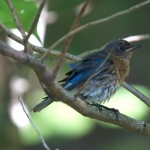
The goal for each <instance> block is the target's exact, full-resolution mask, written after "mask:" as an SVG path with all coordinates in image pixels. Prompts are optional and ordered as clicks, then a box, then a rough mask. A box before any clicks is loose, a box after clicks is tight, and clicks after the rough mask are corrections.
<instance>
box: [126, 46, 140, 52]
mask: <svg viewBox="0 0 150 150" xmlns="http://www.w3.org/2000/svg"><path fill="white" fill-rule="evenodd" d="M141 47H142V45H132V47H131V48H129V51H134V50H135V49H138V48H141Z"/></svg>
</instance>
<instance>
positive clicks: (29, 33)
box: [24, 0, 47, 43]
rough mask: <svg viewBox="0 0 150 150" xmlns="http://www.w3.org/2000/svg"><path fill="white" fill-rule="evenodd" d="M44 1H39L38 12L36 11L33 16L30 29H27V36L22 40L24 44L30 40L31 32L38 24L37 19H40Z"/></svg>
mask: <svg viewBox="0 0 150 150" xmlns="http://www.w3.org/2000/svg"><path fill="white" fill-rule="evenodd" d="M46 1H47V0H42V1H41V4H40V6H39V8H38V11H37V13H36V14H35V17H34V19H33V21H32V23H31V26H30V29H29V31H28V34H27V35H26V37H25V38H24V43H27V41H28V39H29V38H30V36H31V34H32V32H33V31H34V29H35V26H36V25H37V22H38V20H39V17H40V15H41V12H42V9H43V7H44V5H45V3H46Z"/></svg>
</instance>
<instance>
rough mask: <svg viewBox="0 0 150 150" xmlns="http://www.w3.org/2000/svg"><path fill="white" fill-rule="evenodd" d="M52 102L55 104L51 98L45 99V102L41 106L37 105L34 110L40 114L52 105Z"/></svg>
mask: <svg viewBox="0 0 150 150" xmlns="http://www.w3.org/2000/svg"><path fill="white" fill-rule="evenodd" d="M52 102H54V101H53V100H52V99H51V98H50V97H48V96H47V97H44V98H43V101H42V102H41V103H39V104H37V105H36V106H35V107H34V108H33V109H32V110H33V111H34V112H39V111H41V110H43V109H44V108H45V107H47V106H48V105H49V104H51V103H52Z"/></svg>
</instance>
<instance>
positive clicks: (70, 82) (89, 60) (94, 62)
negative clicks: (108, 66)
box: [60, 53, 105, 91]
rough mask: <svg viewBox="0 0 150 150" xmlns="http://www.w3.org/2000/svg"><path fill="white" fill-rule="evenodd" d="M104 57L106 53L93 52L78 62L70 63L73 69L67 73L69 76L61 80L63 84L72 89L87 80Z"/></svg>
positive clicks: (67, 88)
mask: <svg viewBox="0 0 150 150" xmlns="http://www.w3.org/2000/svg"><path fill="white" fill-rule="evenodd" d="M104 59H105V54H104V53H93V54H91V55H89V56H87V57H85V58H83V59H82V60H80V61H78V62H76V63H72V64H69V67H70V68H71V69H72V70H71V71H69V72H68V73H66V75H67V77H66V78H65V79H63V80H61V81H60V82H64V83H63V84H62V86H63V87H64V88H65V89H66V90H68V91H70V90H72V89H74V88H76V87H77V86H78V85H80V84H82V83H84V82H86V80H87V79H88V78H89V77H90V76H91V75H92V74H93V73H94V71H95V70H96V68H97V67H98V66H99V64H100V63H102V62H103V61H104Z"/></svg>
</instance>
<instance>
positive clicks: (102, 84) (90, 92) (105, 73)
mask: <svg viewBox="0 0 150 150" xmlns="http://www.w3.org/2000/svg"><path fill="white" fill-rule="evenodd" d="M139 47H140V46H136V45H132V44H130V43H129V42H127V41H125V40H122V39H119V40H113V41H111V42H109V43H107V44H106V45H105V46H104V48H103V49H102V50H100V51H98V52H94V53H92V54H89V55H87V56H86V57H84V58H83V59H82V60H80V61H77V62H75V63H72V64H70V65H69V67H70V68H71V70H70V71H69V72H67V73H66V76H67V77H66V78H65V79H63V80H61V81H60V82H62V87H63V88H64V89H65V90H67V91H72V90H75V91H76V96H78V97H79V98H81V99H82V100H84V101H86V102H88V103H91V104H98V105H100V104H101V103H104V102H105V101H106V100H109V99H110V97H111V96H112V95H113V94H114V93H115V92H116V90H117V89H118V88H119V86H120V85H121V84H122V82H123V81H124V80H125V78H126V76H127V75H128V73H129V69H130V66H129V63H130V58H131V56H132V54H133V52H134V50H135V49H136V48H139ZM51 102H53V100H51V98H49V97H45V98H44V100H43V101H42V102H41V103H39V104H38V105H36V106H35V107H34V108H33V111H34V112H37V111H40V110H42V109H43V108H45V107H46V106H47V105H49V104H50V103H51Z"/></svg>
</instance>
